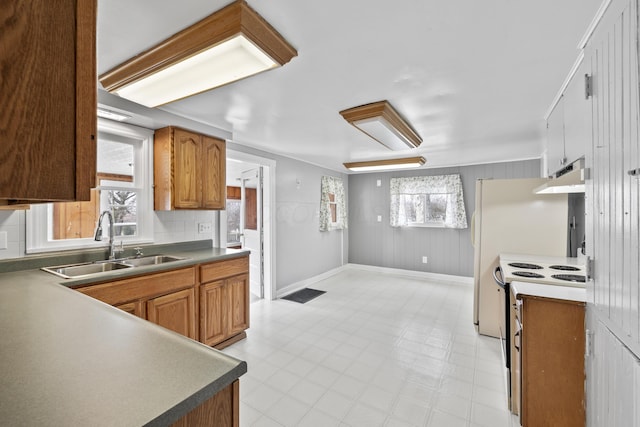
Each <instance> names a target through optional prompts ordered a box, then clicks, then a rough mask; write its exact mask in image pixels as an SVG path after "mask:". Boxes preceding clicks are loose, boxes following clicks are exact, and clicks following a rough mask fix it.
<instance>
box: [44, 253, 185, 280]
mask: <svg viewBox="0 0 640 427" xmlns="http://www.w3.org/2000/svg"><path fill="white" fill-rule="evenodd" d="M183 259H185V258H179V257H175V256H170V255H150V256H143V257H139V258H124V259H118V260H113V261H97V262H93V263H82V264H68V265H57V266H53V267H43V268H42V270H44V271H46V272H49V273H52V274H55V275H56V276H60V277H64V278H65V279H77V278H80V277H84V276H90V275H94V274H98V273H105V272H109V271H114V270H122V269H125V268H135V267H143V266H145V265H158V264H165V263H167V262H173V261H180V260H183Z"/></svg>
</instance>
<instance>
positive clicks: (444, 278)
mask: <svg viewBox="0 0 640 427" xmlns="http://www.w3.org/2000/svg"><path fill="white" fill-rule="evenodd" d="M347 270H363V271H371V272H374V273H381V274H388V275H391V276H400V277H412V278H416V279H423V280H433V281H438V282H442V283H447V284H452V285H463V286H469V287H471V286H473V277H466V276H453V275H449V274H440V273H430V272H427V271H414V270H403V269H400V268H388V267H378V266H375V265H364V264H345V265H343V266H341V267H337V268H334V269H331V270H329V271H325V272H324V273H320V274H318V275H316V276H313V277H310V278H308V279H304V280H300V281H299V282H295V283H292V284H290V285H288V286H285V287H284V288H282V289H279V290H278V291H277V293H276V294H277V298H282V297H284V296H287V295H289V294H291V293H293V292H295V291H299V290H300V289H303V288H306V287H307V286H309V285H313V284H314V283H317V282H320V281H322V280H325V279H328V278H329V277H331V276H335V275H336V274H338V273H340V272H342V271H347Z"/></svg>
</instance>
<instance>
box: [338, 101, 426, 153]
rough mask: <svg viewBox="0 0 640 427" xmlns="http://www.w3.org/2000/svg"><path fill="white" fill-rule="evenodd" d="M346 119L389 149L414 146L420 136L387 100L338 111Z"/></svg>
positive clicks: (402, 148) (418, 142)
mask: <svg viewBox="0 0 640 427" xmlns="http://www.w3.org/2000/svg"><path fill="white" fill-rule="evenodd" d="M340 114H341V115H342V117H344V119H345V120H346V121H348V122H349V123H351V124H352V125H353V126H355V127H356V128H358V129H359V130H360V131H362V132H364V133H365V134H367V135H368V136H370V137H371V138H373V139H375V140H376V141H378V142H379V143H380V144H382V145H384V146H385V147H387V148H389V149H391V150H396V151H397V150H406V149H407V148H416V147H418V146H419V145H420V144H421V143H422V138H420V136H419V135H418V134H417V133H416V131H414V130H413V129H412V128H411V126H409V123H407V122H406V121H405V120H404V119H403V118H402V116H400V114H398V112H397V111H396V110H395V109H394V108H393V107H392V106H391V104H390V103H389V102H388V101H378V102H374V103H371V104H366V105H361V106H359V107H354V108H349V109H348V110H343V111H340Z"/></svg>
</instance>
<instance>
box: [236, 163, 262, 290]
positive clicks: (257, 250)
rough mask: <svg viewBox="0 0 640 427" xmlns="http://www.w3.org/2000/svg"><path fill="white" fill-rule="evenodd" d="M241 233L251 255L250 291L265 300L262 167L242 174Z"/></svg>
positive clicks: (243, 246)
mask: <svg viewBox="0 0 640 427" xmlns="http://www.w3.org/2000/svg"><path fill="white" fill-rule="evenodd" d="M241 198H242V199H241V205H240V233H241V236H242V239H241V241H242V249H248V250H250V251H251V254H250V255H249V280H250V286H249V290H250V291H251V293H252V294H253V295H255V296H257V297H258V298H264V276H263V264H264V252H263V248H264V244H263V233H262V167H258V168H256V169H251V170H248V171H245V172H242V185H241Z"/></svg>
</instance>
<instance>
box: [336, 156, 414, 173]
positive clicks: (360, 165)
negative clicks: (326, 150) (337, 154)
mask: <svg viewBox="0 0 640 427" xmlns="http://www.w3.org/2000/svg"><path fill="white" fill-rule="evenodd" d="M426 162H427V161H426V159H425V158H424V157H422V156H418V157H405V158H402V159H386V160H371V161H365V162H351V163H343V165H344V167H345V168H347V169H349V170H351V171H354V172H372V171H382V170H395V169H410V168H419V167H420V166H422V165H424V164H425V163H426Z"/></svg>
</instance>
